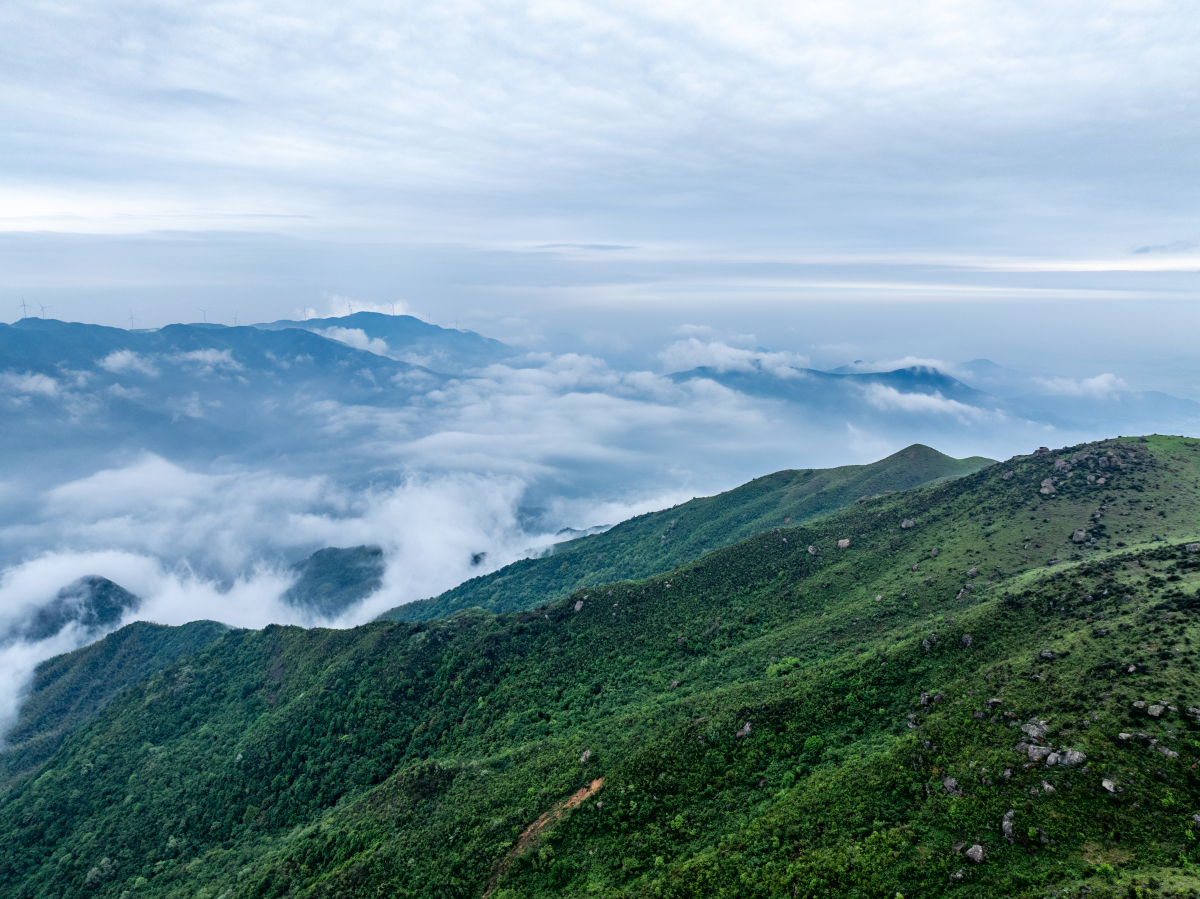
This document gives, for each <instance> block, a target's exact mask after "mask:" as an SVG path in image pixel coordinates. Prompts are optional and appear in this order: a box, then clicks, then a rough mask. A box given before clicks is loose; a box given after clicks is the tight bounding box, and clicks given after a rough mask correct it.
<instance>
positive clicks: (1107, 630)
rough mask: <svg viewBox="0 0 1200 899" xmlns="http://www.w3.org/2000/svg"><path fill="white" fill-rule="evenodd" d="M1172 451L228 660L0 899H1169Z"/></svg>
mask: <svg viewBox="0 0 1200 899" xmlns="http://www.w3.org/2000/svg"><path fill="white" fill-rule="evenodd" d="M1198 500H1200V447H1198V446H1197V444H1196V442H1195V441H1190V440H1185V439H1182V438H1172V437H1159V436H1154V437H1149V438H1124V439H1120V440H1106V441H1101V442H1098V443H1094V444H1088V445H1081V446H1074V447H1068V448H1064V449H1061V450H1055V451H1044V452H1038V453H1036V454H1033V455H1030V456H1022V457H1015V458H1013V459H1010V460H1008V461H1007V462H1003V463H1000V464H996V465H992V466H989V467H986V468H983V469H981V470H979V471H977V472H975V473H973V474H969V475H966V476H964V477H961V478H956V479H953V480H948V481H943V482H941V483H938V484H934V485H929V486H922V487H918V488H915V489H911V490H906V491H902V492H897V493H894V494H885V495H882V496H877V497H874V498H871V499H867V500H865V501H863V502H861V503H853V504H851V505H849V506H848V507H846V508H844V509H841V510H840V511H836V512H834V513H832V514H830V515H827V516H825V517H823V518H820V519H818V520H815V521H812V522H810V523H807V524H803V525H798V526H794V525H791V524H789V525H787V526H785V527H782V528H781V529H780V530H778V531H776V530H774V529H772V530H769V531H766V532H764V533H760V534H758V535H756V536H752V537H749V538H747V539H744V540H741V541H739V542H737V543H734V544H732V545H729V546H725V547H722V548H719V549H716V550H714V551H712V552H709V553H707V554H705V555H703V556H701V557H700V558H698V559H695V560H693V561H691V562H688V563H686V564H684V565H681V566H680V567H679V568H677V569H674V570H671V571H670V572H665V573H662V574H658V575H655V576H652V577H649V578H645V579H641V580H634V581H618V582H613V583H609V584H605V585H596V586H592V585H589V586H587V587H584V588H582V589H579V590H576V591H575V592H573V593H571V594H570V595H569V596H566V597H564V598H562V599H559V600H555V601H553V602H548V603H545V604H543V605H541V606H538V607H536V608H534V609H530V610H526V611H521V612H514V613H505V614H501V615H493V614H490V613H488V612H486V611H482V610H478V609H476V610H464V611H460V612H458V613H456V614H453V615H451V616H450V617H448V618H445V619H441V620H436V621H429V622H411V623H405V622H391V621H381V622H375V623H372V624H369V625H365V626H363V627H360V628H355V629H352V630H347V631H331V630H320V629H317V630H308V631H305V630H302V629H300V628H284V627H270V628H267V629H265V630H263V631H247V630H241V631H231V632H229V633H226V634H225V635H223V636H221V637H219V638H218V639H216V640H215V641H213V642H210V643H208V644H207V645H206V646H204V647H202V648H199V649H198V650H197V651H195V652H194V653H193V654H191V655H190V656H188V657H186V658H183V659H180V660H179V661H178V662H177V663H175V664H174V665H172V666H170V667H168V668H166V669H165V670H163V671H161V672H159V673H157V674H153V675H152V676H150V677H149V678H147V679H146V680H144V681H142V682H140V683H139V684H137V685H135V686H133V687H131V688H130V689H128V690H127V691H125V692H124V693H123V694H122V695H121V696H119V697H118V698H117V699H115V700H114V701H113V702H112V703H111V704H109V705H108V706H107V708H105V709H104V711H103V712H102V713H101V714H100V715H99V716H98V717H97V718H96V719H94V720H93V721H92V722H91V723H90V724H89V725H88V726H87V727H86V728H83V729H81V730H80V731H79V732H77V733H76V734H75V735H74V736H73V737H71V738H70V739H69V740H68V741H67V742H66V744H65V745H64V746H63V747H62V748H61V749H60V750H59V751H58V752H57V753H56V754H55V755H54V757H53V758H51V759H50V760H49V761H48V762H47V763H46V764H45V765H44V766H43V767H42V769H41V771H40V772H39V773H38V775H37V777H36V778H34V779H31V780H27V781H24V782H22V783H20V784H18V785H16V786H14V787H12V788H10V789H9V790H8V791H6V792H5V793H4V794H2V795H0V826H2V827H3V828H4V831H5V833H6V834H7V835H8V839H7V840H6V841H5V844H4V845H3V847H0V884H3V887H0V890H2V891H3V895H6V896H22V897H24V896H34V895H81V894H85V893H86V894H87V895H89V896H113V897H120V896H122V895H123V894H124V893H125V892H126V891H128V892H129V893H130V896H129V897H126V899H131V897H143V896H144V897H150V896H168V895H183V894H187V895H195V896H200V897H206V899H207V897H213V899H215V897H219V896H223V897H225V899H235V897H240V896H246V897H250V896H254V897H284V896H304V897H323V896H330V897H334V896H351V895H355V896H361V895H376V894H386V895H395V896H431V897H432V896H439V897H445V896H462V897H473V899H477V897H480V896H484V895H486V896H493V897H496V899H517V897H537V896H564V895H567V896H572V895H580V896H582V895H599V896H630V897H633V896H668V897H673V896H706V897H711V896H730V897H732V896H746V895H757V894H762V895H787V896H794V897H801V896H804V897H818V896H820V897H824V896H829V895H846V896H854V895H859V896H879V897H883V896H888V897H891V896H894V895H895V894H896V893H902V894H903V895H908V896H912V895H920V896H938V895H943V894H951V895H959V896H979V897H983V896H988V897H991V896H999V895H1006V896H1011V897H1030V899H1032V897H1035V896H1036V897H1041V896H1045V895H1047V894H1048V893H1049V892H1050V891H1052V890H1054V891H1058V893H1059V895H1060V896H1061V895H1064V894H1066V895H1071V896H1077V895H1079V894H1080V891H1081V889H1082V888H1083V887H1085V886H1086V887H1087V889H1088V891H1089V892H1088V895H1090V896H1093V897H1094V896H1114V897H1115V896H1116V895H1129V894H1131V893H1136V891H1137V890H1141V892H1140V893H1136V894H1138V895H1167V894H1170V895H1193V894H1194V893H1195V891H1196V888H1197V887H1198V886H1200V884H1198V883H1197V881H1196V879H1195V877H1194V876H1193V874H1192V868H1191V866H1192V864H1193V861H1194V859H1195V853H1196V848H1195V847H1196V846H1197V840H1196V839H1195V836H1196V833H1195V831H1196V827H1195V825H1194V822H1193V820H1192V816H1193V814H1195V813H1196V810H1197V807H1198V806H1200V782H1198V781H1197V778H1196V774H1195V770H1194V768H1193V766H1194V765H1196V764H1198V763H1200V741H1197V739H1196V735H1197V731H1198V730H1200V721H1198V720H1197V719H1200V708H1198V707H1200V682H1198V681H1197V673H1196V661H1195V655H1194V653H1195V651H1194V648H1193V640H1194V639H1195V638H1197V637H1198V636H1200V634H1197V633H1196V615H1197V610H1198V609H1200V597H1198V595H1197V588H1198V587H1200V564H1198V558H1200V533H1198V530H1200V529H1198V527H1197V502H1198Z"/></svg>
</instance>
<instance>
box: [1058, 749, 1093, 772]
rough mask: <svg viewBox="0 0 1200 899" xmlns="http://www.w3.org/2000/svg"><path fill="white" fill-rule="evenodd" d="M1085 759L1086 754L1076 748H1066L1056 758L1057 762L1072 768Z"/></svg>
mask: <svg viewBox="0 0 1200 899" xmlns="http://www.w3.org/2000/svg"><path fill="white" fill-rule="evenodd" d="M1086 761H1087V756H1086V755H1085V754H1084V753H1082V752H1080V751H1079V750H1078V749H1068V750H1067V751H1066V752H1064V753H1062V754H1061V755H1060V756H1059V758H1058V763H1059V764H1060V765H1063V766H1065V767H1067V768H1074V767H1075V766H1076V765H1082V764H1083V763H1084V762H1086Z"/></svg>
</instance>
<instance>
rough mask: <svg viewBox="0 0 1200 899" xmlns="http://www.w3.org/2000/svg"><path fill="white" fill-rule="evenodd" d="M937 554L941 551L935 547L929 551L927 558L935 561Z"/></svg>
mask: <svg viewBox="0 0 1200 899" xmlns="http://www.w3.org/2000/svg"><path fill="white" fill-rule="evenodd" d="M939 552H941V550H940V549H938V548H937V547H936V546H935V547H934V548H933V549H931V550H930V551H929V558H931V559H936V558H937V557H938V553H939Z"/></svg>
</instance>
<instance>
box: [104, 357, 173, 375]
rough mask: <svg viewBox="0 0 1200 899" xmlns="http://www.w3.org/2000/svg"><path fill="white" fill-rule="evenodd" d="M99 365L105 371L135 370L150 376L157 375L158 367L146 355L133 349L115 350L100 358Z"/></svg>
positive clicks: (114, 372) (122, 372)
mask: <svg viewBox="0 0 1200 899" xmlns="http://www.w3.org/2000/svg"><path fill="white" fill-rule="evenodd" d="M99 365H100V367H101V368H102V369H104V370H105V371H108V372H112V373H113V374H116V375H119V374H124V373H125V372H137V373H139V374H143V375H146V376H147V377H150V378H157V377H158V374H159V372H158V368H157V367H156V366H155V365H154V363H153V362H151V361H150V360H149V359H147V358H146V357H144V356H142V355H140V354H138V353H135V352H134V351H133V350H115V351H113V352H111V353H109V354H108V355H107V356H105V357H104V358H103V359H101V360H100V363H99Z"/></svg>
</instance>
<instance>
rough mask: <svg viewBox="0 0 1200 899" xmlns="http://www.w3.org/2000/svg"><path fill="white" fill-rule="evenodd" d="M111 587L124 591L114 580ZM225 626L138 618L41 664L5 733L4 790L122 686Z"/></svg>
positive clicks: (0, 763)
mask: <svg viewBox="0 0 1200 899" xmlns="http://www.w3.org/2000/svg"><path fill="white" fill-rule="evenodd" d="M97 580H103V579H97ZM105 583H106V584H111V582H108V581H106V582H105ZM111 587H113V588H115V589H116V590H118V591H121V592H122V593H124V592H125V591H123V590H121V588H120V587H117V585H116V584H111ZM109 592H110V593H111V592H113V591H111V590H110V591H109ZM130 595H131V594H130ZM227 630H228V628H227V627H226V626H225V625H223V624H218V623H217V622H215V621H193V622H192V623H191V624H185V625H183V626H182V627H166V626H164V625H161V624H147V623H146V622H144V621H138V622H136V623H134V624H131V625H128V626H127V627H124V628H122V629H121V630H119V631H117V632H116V633H112V634H109V635H108V636H107V637H105V638H104V639H103V640H99V641H97V642H96V643H93V644H91V645H90V646H85V647H84V648H83V649H78V650H76V651H75V652H71V653H67V654H65V655H61V656H56V657H55V658H53V659H49V660H47V661H45V662H43V663H42V664H40V665H38V667H37V670H36V671H35V672H34V677H33V684H32V685H31V686H30V690H29V695H28V696H27V697H25V700H24V702H22V704H21V710H20V713H19V715H18V718H17V721H16V723H15V724H14V725H13V726H12V728H11V729H10V730H9V731H8V733H6V734H4V751H3V752H0V788H3V787H7V786H10V785H11V784H12V783H13V782H14V781H15V780H17V779H19V778H21V777H22V776H25V775H28V774H29V773H31V772H33V771H35V770H36V769H37V767H38V766H39V765H41V764H42V762H44V761H45V760H46V759H48V758H49V757H50V756H52V755H53V754H54V753H55V751H57V749H58V747H59V746H61V745H62V743H63V741H65V740H66V739H67V737H68V736H70V735H71V734H72V733H74V732H75V730H76V729H77V728H78V727H79V726H80V725H81V724H83V722H85V721H87V720H88V719H89V718H92V717H94V716H95V715H96V714H98V713H99V712H100V710H101V709H103V708H104V707H105V706H106V705H108V704H109V703H110V702H112V700H113V699H114V698H115V697H116V696H117V695H118V694H119V693H120V692H121V691H122V690H125V689H127V688H128V687H129V686H130V685H131V684H135V683H137V682H138V681H140V680H142V679H143V678H145V677H146V676H147V675H149V674H150V673H152V672H154V671H161V670H162V669H163V668H166V667H167V666H168V665H171V664H174V663H175V662H176V661H177V660H178V659H179V658H181V657H182V656H185V655H188V654H190V653H193V652H195V651H196V650H197V649H199V648H200V647H202V646H204V645H205V644H206V643H211V642H212V641H213V640H215V639H217V638H218V637H220V636H221V635H222V634H224V633H225V632H226V631H227Z"/></svg>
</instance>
